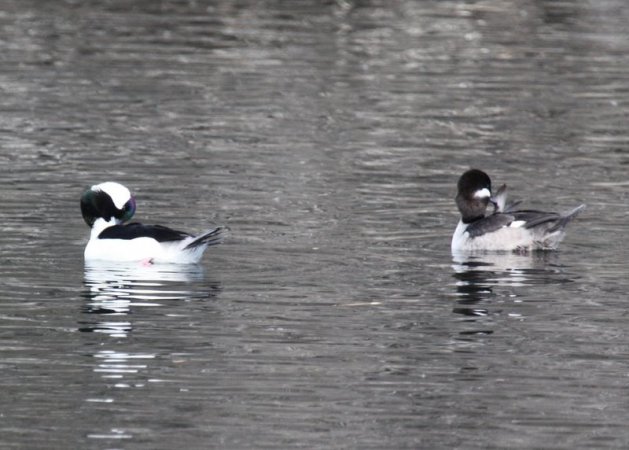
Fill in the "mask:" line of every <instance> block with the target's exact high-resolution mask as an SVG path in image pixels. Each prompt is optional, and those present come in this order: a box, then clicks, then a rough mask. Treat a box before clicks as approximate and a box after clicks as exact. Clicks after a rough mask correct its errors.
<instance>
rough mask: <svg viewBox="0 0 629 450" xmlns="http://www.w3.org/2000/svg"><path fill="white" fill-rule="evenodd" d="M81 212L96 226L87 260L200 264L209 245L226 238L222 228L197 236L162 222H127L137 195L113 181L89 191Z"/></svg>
mask: <svg viewBox="0 0 629 450" xmlns="http://www.w3.org/2000/svg"><path fill="white" fill-rule="evenodd" d="M81 213H82V214H83V219H85V222H86V223H87V225H88V226H89V227H90V228H91V229H92V232H91V234H90V240H89V242H88V243H87V246H86V247H85V260H86V261H93V260H105V261H142V262H144V263H148V264H152V263H183V264H185V263H197V262H199V261H200V260H201V257H202V256H203V252H204V251H205V249H206V248H207V247H208V246H210V245H217V244H220V243H221V242H222V240H223V228H222V227H217V228H213V229H211V230H208V231H206V232H204V233H201V234H199V235H197V236H193V235H191V234H188V233H185V232H183V231H177V230H173V229H171V228H168V227H164V226H161V225H142V224H140V223H128V224H125V222H127V221H128V220H130V219H131V217H133V214H134V213H135V198H134V197H133V196H132V195H131V192H129V189H127V188H126V187H124V186H123V185H121V184H119V183H114V182H112V181H108V182H105V183H101V184H96V185H94V186H92V187H91V188H89V189H88V190H87V191H85V193H84V194H83V195H82V196H81Z"/></svg>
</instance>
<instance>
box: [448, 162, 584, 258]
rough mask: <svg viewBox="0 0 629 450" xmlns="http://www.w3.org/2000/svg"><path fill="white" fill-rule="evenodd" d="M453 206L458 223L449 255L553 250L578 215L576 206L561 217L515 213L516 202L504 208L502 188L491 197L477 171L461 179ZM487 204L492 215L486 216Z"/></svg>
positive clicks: (484, 176)
mask: <svg viewBox="0 0 629 450" xmlns="http://www.w3.org/2000/svg"><path fill="white" fill-rule="evenodd" d="M457 188H458V193H457V195H456V205H457V207H458V208H459V212H460V213H461V220H460V221H459V224H458V225H457V227H456V230H455V231H454V235H453V236H452V252H453V253H458V252H470V251H477V250H480V251H484V250H496V251H501V250H502V251H516V252H522V253H526V252H528V251H530V250H555V249H556V248H557V246H558V245H559V243H560V242H561V240H562V239H563V237H564V235H565V228H566V225H567V224H568V223H569V222H570V221H571V220H572V219H574V218H575V217H576V216H577V214H579V213H580V212H581V211H582V210H583V209H584V208H585V205H580V206H577V207H576V208H574V209H573V210H572V211H569V212H567V213H565V214H558V213H554V212H543V211H534V210H515V209H514V208H515V206H516V205H517V204H519V202H516V203H511V204H507V194H506V185H503V186H501V187H500V189H498V191H497V192H496V195H495V196H492V191H491V180H490V179H489V176H488V175H487V174H486V173H485V172H483V171H482V170H478V169H471V170H468V171H467V172H465V173H464V174H463V175H461V178H459V182H458V184H457ZM489 203H492V204H493V205H494V211H493V212H492V213H491V214H489V215H487V214H486V212H487V206H488V205H489Z"/></svg>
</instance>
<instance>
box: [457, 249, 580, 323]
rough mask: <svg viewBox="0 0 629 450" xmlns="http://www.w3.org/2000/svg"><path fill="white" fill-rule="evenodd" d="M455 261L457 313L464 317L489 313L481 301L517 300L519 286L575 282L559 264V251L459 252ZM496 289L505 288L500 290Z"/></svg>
mask: <svg viewBox="0 0 629 450" xmlns="http://www.w3.org/2000/svg"><path fill="white" fill-rule="evenodd" d="M452 260H453V264H452V269H453V270H454V273H453V274H452V276H453V277H454V279H455V280H456V281H455V283H454V285H455V286H456V292H455V296H456V297H457V306H456V307H455V308H454V312H455V313H457V314H462V315H464V316H487V315H489V314H490V312H489V309H488V308H487V307H485V306H487V305H485V306H483V307H480V306H479V304H481V303H483V302H488V301H489V300H491V299H493V298H495V297H503V298H505V297H506V298H510V299H512V301H513V302H516V303H517V302H518V301H519V299H518V297H519V294H518V289H517V288H522V287H525V286H531V285H536V284H547V283H553V284H556V283H565V282H571V281H572V280H571V279H570V277H569V276H568V275H567V274H566V273H565V267H564V266H562V265H561V264H560V263H559V254H558V253H557V252H534V253H531V254H528V255H520V254H516V253H510V252H504V253H503V252H500V253H495V252H494V253H490V252H487V253H473V254H461V253H455V254H453V255H452ZM496 288H503V289H501V292H500V293H497V292H496Z"/></svg>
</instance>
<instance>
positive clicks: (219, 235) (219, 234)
mask: <svg viewBox="0 0 629 450" xmlns="http://www.w3.org/2000/svg"><path fill="white" fill-rule="evenodd" d="M225 231H226V228H225V227H216V228H213V229H211V230H208V231H206V232H205V233H201V234H200V235H198V236H195V238H194V240H193V241H191V242H190V243H189V244H188V245H186V246H185V247H184V250H193V249H195V248H197V247H199V246H202V245H205V246H212V245H218V244H220V243H221V242H223V239H224V238H225Z"/></svg>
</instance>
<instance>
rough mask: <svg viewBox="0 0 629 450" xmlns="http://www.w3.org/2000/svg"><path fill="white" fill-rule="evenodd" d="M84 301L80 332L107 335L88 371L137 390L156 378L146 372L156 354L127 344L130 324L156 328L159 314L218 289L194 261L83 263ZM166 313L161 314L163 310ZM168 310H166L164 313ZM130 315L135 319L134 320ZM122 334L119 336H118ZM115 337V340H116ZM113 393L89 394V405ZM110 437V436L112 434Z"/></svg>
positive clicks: (111, 397)
mask: <svg viewBox="0 0 629 450" xmlns="http://www.w3.org/2000/svg"><path fill="white" fill-rule="evenodd" d="M84 284H85V291H84V294H83V297H84V298H85V303H84V304H83V306H82V312H83V314H82V316H83V319H82V320H81V321H80V323H79V331H82V332H88V333H96V334H98V333H100V334H101V335H104V336H107V337H110V338H113V339H114V340H109V339H107V340H106V341H104V342H103V343H102V344H104V345H103V346H99V348H98V349H97V350H96V351H95V352H94V353H93V354H92V355H91V356H92V357H93V358H94V361H95V362H94V367H93V369H92V370H93V372H94V373H96V374H98V376H99V377H100V378H102V379H104V380H106V382H107V383H108V384H111V383H114V384H113V387H115V388H117V389H123V390H125V389H132V388H136V389H138V388H139V389H141V388H144V387H145V386H146V384H147V383H150V382H156V381H160V380H156V379H153V378H151V377H150V376H149V375H148V374H149V373H150V371H151V362H153V364H155V363H154V361H155V360H156V359H158V356H159V353H158V352H157V351H154V349H153V348H146V347H142V348H141V349H138V348H136V347H135V346H129V341H128V340H127V339H125V338H127V337H128V335H129V333H131V332H132V331H133V329H134V327H136V326H139V325H138V324H142V325H144V326H146V327H147V328H156V325H155V324H156V323H159V320H161V318H162V317H164V316H168V315H172V309H173V308H175V309H176V310H177V313H176V314H180V313H181V314H182V315H185V314H186V312H185V311H181V312H180V307H185V306H184V305H189V303H185V304H184V303H178V302H180V301H189V300H191V299H201V298H208V297H214V296H216V295H217V293H218V292H220V285H219V284H217V283H215V282H214V283H209V284H208V283H205V282H204V272H203V268H202V267H200V266H197V265H166V264H163V265H149V266H146V265H141V264H135V263H133V264H132V263H128V264H120V263H116V264H112V263H95V262H91V263H86V265H85V274H84ZM162 311H165V312H162ZM168 311H171V313H170V314H169V313H168ZM133 319H134V320H133ZM121 338H122V339H121ZM116 339H117V340H116ZM116 399H117V396H116V395H115V394H114V393H112V392H108V393H107V394H105V395H104V396H102V397H101V396H90V397H88V398H86V399H85V401H86V402H89V403H114V402H115V401H116ZM112 436H113V437H112ZM90 437H91V438H103V439H112V438H114V437H115V438H121V437H131V436H130V435H127V434H124V433H123V434H122V435H118V434H116V433H113V434H110V433H104V434H91V435H90Z"/></svg>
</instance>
